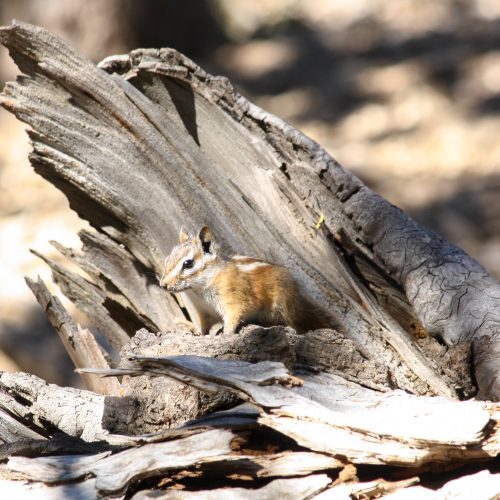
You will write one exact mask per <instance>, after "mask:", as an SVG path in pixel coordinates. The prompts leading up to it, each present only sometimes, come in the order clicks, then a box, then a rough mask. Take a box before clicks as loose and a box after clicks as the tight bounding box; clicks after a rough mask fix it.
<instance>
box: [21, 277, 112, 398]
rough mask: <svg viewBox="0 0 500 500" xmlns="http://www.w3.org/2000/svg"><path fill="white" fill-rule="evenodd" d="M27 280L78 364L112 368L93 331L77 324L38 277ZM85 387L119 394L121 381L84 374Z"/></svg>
mask: <svg viewBox="0 0 500 500" xmlns="http://www.w3.org/2000/svg"><path fill="white" fill-rule="evenodd" d="M26 283H27V284H28V286H29V287H30V289H31V291H32V292H33V294H34V295H35V297H36V299H37V300H38V303H39V304H40V305H41V306H42V308H43V310H44V311H45V314H46V315H47V318H48V319H49V321H50V322H51V324H52V326H53V327H54V329H55V330H56V332H57V333H58V334H59V338H60V339H61V341H62V343H63V344H64V347H65V348H66V351H67V352H68V354H69V356H70V357H71V360H72V361H73V364H74V365H75V367H76V368H82V367H84V366H95V367H96V368H97V367H99V368H109V364H108V362H107V361H106V358H105V356H104V354H103V349H102V348H101V347H100V346H99V344H98V343H97V341H96V339H95V337H94V336H93V335H92V333H91V332H89V331H88V330H86V329H84V328H82V327H81V326H80V325H78V324H77V323H76V322H75V321H73V318H71V316H70V315H69V314H68V313H67V311H66V310H65V309H64V307H63V305H62V304H61V302H60V301H59V300H58V299H57V297H54V296H52V295H51V294H50V292H49V290H48V289H47V287H46V286H45V284H44V283H43V281H42V280H41V279H40V278H39V279H38V281H36V282H35V281H32V280H30V279H29V278H27V279H26ZM82 378H83V381H84V383H85V387H87V389H89V390H91V391H94V392H98V393H100V394H117V391H118V388H119V383H118V381H117V380H116V379H114V378H110V379H107V380H103V379H99V378H98V377H94V376H92V375H84V374H82Z"/></svg>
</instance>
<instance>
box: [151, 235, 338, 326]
mask: <svg viewBox="0 0 500 500" xmlns="http://www.w3.org/2000/svg"><path fill="white" fill-rule="evenodd" d="M179 241H180V243H179V244H178V245H177V246H176V247H174V248H173V250H172V252H171V253H170V255H169V256H168V257H167V259H166V260H165V268H164V271H163V275H162V278H161V280H160V286H163V287H165V288H166V289H167V290H168V291H171V292H181V291H184V290H187V289H190V288H191V289H193V290H195V291H197V292H199V293H200V294H201V295H202V296H203V297H204V298H205V300H206V301H207V302H208V303H209V304H211V305H212V306H213V308H214V309H215V310H216V311H217V313H218V314H219V315H220V316H221V318H222V319H223V321H224V331H225V332H235V331H237V329H238V328H239V326H240V325H241V324H243V323H257V324H260V325H264V326H271V325H278V324H280V325H290V326H292V327H294V328H295V329H296V330H298V331H304V330H307V329H313V328H321V327H326V326H328V325H332V321H331V319H330V318H327V317H326V316H325V315H324V313H323V312H322V311H320V310H319V309H318V308H317V307H316V306H314V305H313V304H312V303H310V302H309V301H307V300H306V299H304V298H303V297H302V295H301V294H300V292H299V290H298V287H297V284H296V282H295V281H294V279H293V277H292V275H291V274H290V272H289V271H288V270H287V269H286V268H284V267H281V266H277V265H274V264H271V263H270V262H266V261H264V260H260V259H254V258H252V257H246V256H242V255H235V256H233V257H231V258H229V259H226V258H224V257H223V256H222V255H221V254H220V251H219V247H218V246H217V244H216V243H215V242H214V241H213V240H212V235H211V233H210V230H209V229H208V228H207V227H206V226H205V227H204V228H202V229H201V230H200V232H199V234H198V235H197V236H195V237H191V236H189V235H187V234H186V233H185V232H183V231H182V230H181V234H180V236H179ZM186 261H188V264H190V262H189V261H192V264H193V265H192V267H190V268H185V264H184V263H186Z"/></svg>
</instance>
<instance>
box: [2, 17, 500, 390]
mask: <svg viewBox="0 0 500 500" xmlns="http://www.w3.org/2000/svg"><path fill="white" fill-rule="evenodd" d="M0 37H1V40H2V43H4V45H5V46H6V47H7V48H8V49H9V50H10V52H11V55H12V57H13V58H14V60H15V61H16V63H17V64H18V66H19V67H20V69H21V71H22V72H23V73H24V75H25V76H22V77H20V78H19V79H18V81H17V83H9V84H7V86H6V88H5V90H4V93H3V96H2V98H1V102H2V105H3V106H4V107H6V108H7V109H9V110H10V111H12V112H14V113H15V114H16V115H17V116H18V117H19V118H20V119H21V120H23V121H25V122H26V123H28V124H29V125H30V126H31V129H32V130H31V131H30V132H29V133H30V136H31V138H32V140H33V153H32V154H31V162H32V164H33V166H34V167H35V169H36V171H37V172H38V173H40V174H41V175H43V176H44V177H45V178H47V179H48V180H50V181H51V182H52V183H54V184H55V185H56V186H57V187H59V188H60V189H61V190H62V191H63V192H64V193H65V194H66V195H67V196H68V199H69V201H70V205H71V206H72V208H73V209H75V210H76V211H77V212H78V213H79V214H80V215H81V216H82V217H84V218H86V219H87V220H89V221H90V223H91V224H92V225H93V226H94V227H95V228H96V230H97V233H94V234H91V233H84V234H82V239H83V240H84V244H85V249H84V252H83V253H82V254H81V255H78V254H76V253H75V252H72V251H70V250H64V249H63V252H64V253H66V255H69V256H70V257H72V258H73V260H75V261H76V262H77V263H78V264H79V266H80V267H81V268H82V269H86V270H91V271H92V274H91V276H92V278H93V281H92V282H90V281H88V280H86V279H84V278H82V277H80V276H77V275H75V274H74V273H71V272H69V271H68V270H65V269H62V268H60V266H57V265H56V264H55V263H50V264H51V266H52V268H53V270H54V274H55V279H56V281H57V282H58V283H59V284H60V285H61V287H62V288H63V290H64V291H65V293H67V294H68V296H70V297H71V298H72V300H74V301H75V303H77V304H78V305H79V306H80V307H81V308H82V309H83V310H85V311H86V312H87V313H88V315H89V316H90V318H91V320H92V321H93V322H94V324H95V325H96V326H97V327H98V328H99V329H100V330H101V331H102V332H103V334H104V335H106V336H108V338H109V340H110V342H111V343H112V345H114V346H115V347H116V348H120V347H121V346H122V345H123V344H124V343H125V341H126V337H127V336H130V335H132V334H133V333H134V332H135V330H137V329H138V328H139V327H140V326H144V327H147V328H152V327H156V328H158V329H162V328H163V329H164V328H165V327H166V326H171V325H172V323H173V322H175V318H177V319H178V318H179V317H183V311H182V310H181V309H180V308H179V305H178V303H176V302H174V301H173V299H171V298H166V299H165V296H164V294H161V293H160V291H159V290H158V289H157V286H156V284H155V279H154V278H153V275H154V273H159V272H160V271H161V266H162V262H163V258H164V256H165V255H166V254H167V253H168V252H169V250H170V248H171V247H172V245H173V243H174V242H175V240H176V235H177V232H178V229H179V227H180V226H181V225H184V226H185V227H187V228H188V229H191V230H195V229H197V228H198V227H199V226H201V225H202V224H204V223H207V222H209V223H210V224H211V226H212V228H213V231H214V233H215V234H216V235H217V237H218V239H219V240H220V241H221V242H222V244H223V245H224V246H225V247H226V248H227V249H228V250H230V251H234V252H239V253H246V254H250V255H256V256H264V257H267V258H270V259H271V260H274V261H276V262H278V263H281V264H285V265H287V266H288V267H289V268H290V269H291V270H292V272H293V273H294V274H295V276H296V278H297V280H298V281H299V282H300V283H301V286H302V288H303V290H304V292H305V293H307V294H308V295H310V296H311V297H312V298H314V299H315V300H316V301H317V302H318V303H320V304H321V305H322V306H323V307H325V308H327V309H329V310H330V311H331V312H333V313H334V314H335V315H336V316H337V317H338V318H339V320H340V321H341V322H342V323H343V325H344V328H343V333H344V335H345V336H346V337H347V338H349V339H350V340H352V341H353V342H354V343H355V345H356V348H357V349H358V350H360V351H361V352H362V353H363V355H364V356H365V357H366V358H368V359H372V360H377V361H378V362H380V363H381V364H383V365H385V366H387V367H388V369H389V371H390V372H391V378H392V382H393V384H394V385H395V386H397V387H401V388H404V389H407V390H410V391H412V392H415V393H417V394H441V395H447V396H449V397H456V390H455V387H454V383H453V382H451V381H450V380H448V379H447V378H446V377H443V376H442V375H440V374H439V373H438V367H437V366H436V364H435V363H434V362H433V360H432V359H428V358H427V359H426V358H425V356H424V355H423V354H422V351H421V349H419V348H418V347H417V346H416V345H415V342H414V339H413V338H412V333H413V332H412V328H411V327H410V325H413V330H415V331H416V330H418V331H420V329H421V328H422V327H423V328H425V329H426V330H427V331H428V332H430V333H431V334H433V335H436V336H440V337H441V338H442V339H443V340H444V341H445V342H446V343H447V344H453V343H456V342H462V341H466V340H467V341H471V342H472V343H473V349H474V352H475V353H477V355H476V356H475V359H479V360H480V362H477V364H476V366H475V368H476V379H477V381H478V383H479V384H480V387H479V389H480V395H481V396H482V397H485V398H492V399H494V398H496V397H497V395H498V394H497V391H498V385H497V371H498V367H497V366H496V363H494V359H493V357H492V355H491V354H490V353H491V352H494V351H495V348H496V346H497V341H498V339H497V337H496V335H497V334H496V331H495V326H496V323H497V317H496V313H495V312H494V311H495V310H496V309H497V308H496V301H497V298H496V297H497V296H499V297H500V294H499V291H498V285H497V283H496V282H495V281H494V280H493V278H492V277H491V276H489V275H488V274H487V273H486V271H485V270H484V269H482V268H481V267H480V266H479V265H478V264H477V263H476V262H474V261H473V260H472V259H470V258H469V257H468V256H466V255H465V254H463V252H461V251H460V250H459V249H457V248H455V247H453V246H452V245H450V244H448V243H446V242H445V241H443V240H442V239H441V238H440V237H439V236H437V235H435V234H433V233H431V232H429V231H428V230H425V229H423V228H422V227H420V226H418V225H417V224H416V223H415V222H414V221H412V220H411V219H409V218H408V217H407V216H406V215H405V214H403V213H402V212H401V211H399V210H398V209H397V208H395V207H393V206H391V205H390V204H389V203H387V202H386V201H385V200H383V199H382V198H380V197H379V196H377V195H376V194H374V193H373V192H371V191H370V190H369V189H368V188H366V187H365V186H364V185H363V184H362V183H361V182H360V181H359V180H358V179H357V178H355V177H354V176H353V175H352V174H350V173H349V172H348V171H346V170H344V169H343V168H342V167H341V166H340V165H338V164H337V163H336V162H335V161H334V160H333V159H332V158H331V157H329V156H328V155H327V154H326V152H325V151H324V150H322V149H321V147H320V146H319V145H317V144H316V143H314V142H313V141H311V140H310V139H308V138H307V137H305V136H303V135H302V134H301V133H300V132H299V131H297V130H295V129H293V128H292V127H290V126H288V125H287V124H285V123H284V122H282V121H281V120H279V119H278V118H276V117H274V116H272V115H270V114H268V113H266V112H264V111H263V110H261V109H258V108H257V107H256V106H254V105H253V104H251V103H250V102H248V101H247V100H246V99H244V98H243V97H241V96H239V95H238V94H236V93H235V92H234V90H233V89H232V87H231V86H230V84H229V82H228V81H227V80H226V79H224V78H221V77H213V76H211V75H209V74H207V73H205V72H204V71H203V70H201V69H200V68H199V67H197V66H196V65H195V64H194V63H193V62H191V61H189V60H188V59H187V58H185V57H184V56H182V55H181V54H179V53H177V52H175V51H173V50H169V49H161V50H152V49H151V50H137V51H134V52H132V53H131V54H130V55H126V56H115V57H111V58H109V59H107V60H106V61H105V62H103V63H102V64H101V68H102V69H99V68H96V67H95V66H94V65H93V64H92V63H90V62H89V61H87V60H85V59H84V58H82V57H81V56H80V55H78V54H77V53H76V52H75V51H74V50H72V49H71V48H70V47H68V46H67V45H66V44H65V43H64V42H62V41H61V40H59V39H57V38H55V37H53V36H51V35H50V34H49V33H47V32H46V31H44V30H42V29H40V28H36V27H33V26H29V25H25V24H22V23H15V24H13V25H12V26H10V27H7V28H3V30H2V32H1V35H0ZM103 69H104V70H106V71H107V73H106V72H105V71H103ZM255 186H259V189H255ZM322 214H323V216H324V222H323V223H322V225H320V226H321V227H320V229H319V230H316V229H314V228H312V227H313V226H315V223H316V222H317V221H318V220H319V218H320V216H321V215H322ZM257 235H258V237H257ZM325 262H328V266H325V265H324V263H325ZM119 270H122V272H121V274H120V272H119ZM123 270H124V271H125V273H124V272H123ZM148 270H149V271H148ZM148 273H149V274H148ZM124 276H126V278H124ZM184 305H185V306H186V307H187V308H188V310H189V313H190V314H191V317H192V318H194V319H195V320H196V317H197V315H196V310H194V309H193V307H192V306H191V305H190V303H189V300H187V299H185V303H184ZM485 342H487V343H488V346H489V349H485V348H484V345H485Z"/></svg>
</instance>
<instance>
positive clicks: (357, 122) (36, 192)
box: [0, 0, 500, 384]
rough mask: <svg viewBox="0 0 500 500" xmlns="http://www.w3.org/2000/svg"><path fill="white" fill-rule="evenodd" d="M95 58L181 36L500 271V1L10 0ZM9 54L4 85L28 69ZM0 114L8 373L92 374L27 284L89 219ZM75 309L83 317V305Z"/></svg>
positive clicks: (62, 378)
mask: <svg viewBox="0 0 500 500" xmlns="http://www.w3.org/2000/svg"><path fill="white" fill-rule="evenodd" d="M13 18H15V19H19V20H23V21H26V22H31V23H35V24H38V25H40V26H43V27H45V28H47V29H48V30H50V31H52V32H53V33H56V34H58V35H60V36H62V37H63V38H65V39H66V40H67V41H69V42H70V43H71V44H72V45H73V46H74V47H75V48H77V49H78V50H79V51H80V52H81V53H83V54H85V55H86V56H87V57H89V58H90V59H92V60H94V61H96V62H97V61H99V60H101V59H102V58H104V57H105V56H108V55H111V54H118V53H124V52H128V51H129V50H131V49H133V48H137V47H166V46H169V47H174V48H176V49H178V50H180V51H182V52H184V53H185V54H186V55H188V56H189V57H191V58H192V59H194V60H195V62H197V63H198V64H199V65H201V66H202V67H203V68H205V69H206V70H208V71H209V72H212V73H217V74H223V75H226V76H228V77H229V78H230V79H231V80H232V82H233V84H235V86H236V88H237V89H238V90H239V91H240V93H242V94H243V95H245V96H246V97H247V98H249V99H250V100H252V101H254V102H255V103H257V104H258V105H259V106H261V107H263V108H265V109H266V110H268V111H270V112H272V113H274V114H276V115H278V116H280V117H282V118H284V119H285V120H287V121H289V122H290V123H291V124H293V125H294V126H295V127H297V128H299V129H301V130H302V131H303V132H305V133H306V134H307V135H309V136H310V137H312V138H313V139H315V140H316V141H318V142H319V143H320V144H322V145H323V146H324V147H325V148H326V149H327V150H328V151H329V152H330V153H331V154H332V156H333V157H335V158H336V159H337V160H338V161H339V162H340V163H341V164H342V165H343V166H344V167H346V168H348V169H350V170H352V171H353V172H354V173H355V174H356V175H358V176H359V177H360V178H361V179H363V181H365V182H366V183H367V184H368V185H369V186H370V187H371V188H372V189H374V190H375V191H377V192H379V193H380V194H382V195H383V196H384V197H386V198H387V199H388V200H390V201H391V202H392V203H394V204H396V205H398V206H400V207H401V208H402V209H403V210H405V211H406V212H408V213H409V214H410V215H412V216H413V217H414V218H415V219H417V220H419V221H420V222H422V223H424V224H425V225H427V226H430V227H432V228H434V229H435V230H437V231H439V232H440V233H442V234H443V235H444V236H445V237H446V238H447V239H449V240H450V241H452V242H454V243H456V244H457V245H459V246H461V247H462V248H463V249H465V250H466V251H467V252H468V253H470V254H471V255H472V256H473V257H475V258H476V259H478V260H479V261H480V262H481V263H482V264H483V265H484V266H485V267H486V268H487V269H488V270H489V271H490V272H492V273H493V274H494V275H496V276H497V277H498V278H500V231H499V229H500V217H499V215H500V199H499V193H500V141H499V134H500V2H499V1H498V0H440V1H439V2H436V1H434V0H391V1H390V2H388V1H387V0H182V1H181V0H142V1H139V0H107V1H105V2H104V1H102V0H64V1H62V0H0V24H2V25H3V24H9V23H10V22H11V20H12V19H13ZM15 75H16V68H15V67H14V66H13V64H12V63H11V62H10V60H9V57H8V54H7V51H6V50H4V49H1V52H0V81H1V83H2V86H3V83H4V82H5V81H7V80H10V79H12V78H14V77H15ZM29 149H30V148H29V144H28V140H27V136H26V134H25V132H24V127H23V125H22V124H21V123H19V122H17V121H16V119H15V118H14V117H13V116H11V115H10V114H9V113H7V112H6V111H4V110H0V369H4V370H17V369H20V370H25V371H30V372H32V373H35V374H38V375H40V376H42V377H44V378H45V379H47V380H49V381H51V382H57V383H60V384H78V379H77V378H76V377H75V376H74V375H73V374H72V366H71V363H70V362H69V360H68V359H67V357H66V355H65V353H64V351H63V349H62V345H60V343H59V339H58V337H57V335H56V334H55V333H54V332H53V331H52V329H51V327H50V326H49V325H48V324H47V321H46V320H45V316H44V314H43V312H42V311H41V309H40V308H39V306H38V304H37V302H36V300H35V299H34V297H33V296H32V295H31V293H30V292H29V290H28V288H27V287H26V285H25V283H24V278H23V277H24V276H25V275H29V276H30V277H32V278H36V276H37V275H40V276H41V277H42V278H43V279H45V280H47V281H49V280H50V273H49V272H48V270H47V268H46V266H44V265H43V264H42V263H41V262H40V261H39V260H38V259H37V258H36V257H34V256H33V255H32V254H30V253H29V249H30V248H35V249H37V250H39V251H41V252H43V253H46V254H49V255H52V256H56V252H54V251H53V250H52V248H51V246H50V245H49V243H48V242H49V240H52V239H55V240H58V241H60V242H61V243H63V244H65V245H67V246H78V239H77V237H76V232H77V230H78V229H80V228H81V227H83V226H84V224H83V223H82V222H81V221H79V220H78V218H77V217H76V216H75V215H74V214H73V213H72V212H71V211H70V210H69V208H68V204H67V202H66V200H65V198H64V197H63V196H62V195H61V194H60V193H59V192H57V190H56V189H55V188H53V187H52V186H51V185H50V184H48V183H47V182H45V181H43V180H42V179H41V178H38V176H36V175H35V174H34V173H33V171H32V170H31V168H30V166H29V162H28V160H27V155H28V152H29ZM72 312H74V314H75V315H76V316H77V318H78V319H79V320H81V321H83V322H84V318H82V317H81V316H79V315H78V312H76V311H73V310H72Z"/></svg>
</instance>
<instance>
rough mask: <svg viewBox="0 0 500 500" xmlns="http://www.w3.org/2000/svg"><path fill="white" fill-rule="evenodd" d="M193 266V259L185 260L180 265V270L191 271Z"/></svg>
mask: <svg viewBox="0 0 500 500" xmlns="http://www.w3.org/2000/svg"><path fill="white" fill-rule="evenodd" d="M193 266H194V260H193V259H187V260H185V261H184V262H183V263H182V269H191V268H192V267H193Z"/></svg>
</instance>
